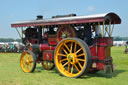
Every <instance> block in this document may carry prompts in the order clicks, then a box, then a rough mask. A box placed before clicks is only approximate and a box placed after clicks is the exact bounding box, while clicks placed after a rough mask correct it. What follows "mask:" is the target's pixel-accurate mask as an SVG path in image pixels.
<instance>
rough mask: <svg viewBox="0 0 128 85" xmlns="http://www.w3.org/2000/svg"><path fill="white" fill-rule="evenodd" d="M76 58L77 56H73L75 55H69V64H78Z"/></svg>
mask: <svg viewBox="0 0 128 85" xmlns="http://www.w3.org/2000/svg"><path fill="white" fill-rule="evenodd" d="M75 57H76V55H75V54H73V53H70V54H68V55H67V60H68V62H69V63H71V64H75V63H77V61H76V58H75Z"/></svg>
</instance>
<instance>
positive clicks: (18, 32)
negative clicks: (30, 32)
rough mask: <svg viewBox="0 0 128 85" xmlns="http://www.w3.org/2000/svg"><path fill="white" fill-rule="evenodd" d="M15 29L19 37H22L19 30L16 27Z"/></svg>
mask: <svg viewBox="0 0 128 85" xmlns="http://www.w3.org/2000/svg"><path fill="white" fill-rule="evenodd" d="M16 31H17V32H18V34H19V36H20V38H21V39H22V36H21V34H20V32H19V30H18V29H17V28H16Z"/></svg>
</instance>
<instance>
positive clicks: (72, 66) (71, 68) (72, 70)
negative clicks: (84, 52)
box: [71, 64, 73, 74]
mask: <svg viewBox="0 0 128 85" xmlns="http://www.w3.org/2000/svg"><path fill="white" fill-rule="evenodd" d="M72 73H73V64H72V68H71V74H72Z"/></svg>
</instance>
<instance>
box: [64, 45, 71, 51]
mask: <svg viewBox="0 0 128 85" xmlns="http://www.w3.org/2000/svg"><path fill="white" fill-rule="evenodd" d="M64 46H65V47H66V48H67V50H68V51H69V52H70V49H69V47H68V46H67V45H66V44H65V43H64Z"/></svg>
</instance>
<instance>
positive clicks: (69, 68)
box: [68, 63, 70, 72]
mask: <svg viewBox="0 0 128 85" xmlns="http://www.w3.org/2000/svg"><path fill="white" fill-rule="evenodd" d="M69 71H70V63H68V72H69Z"/></svg>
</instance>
